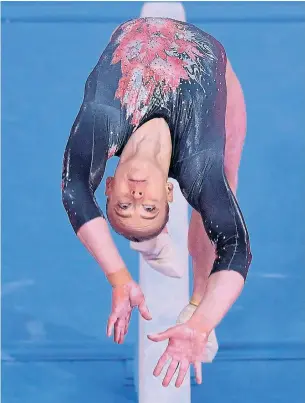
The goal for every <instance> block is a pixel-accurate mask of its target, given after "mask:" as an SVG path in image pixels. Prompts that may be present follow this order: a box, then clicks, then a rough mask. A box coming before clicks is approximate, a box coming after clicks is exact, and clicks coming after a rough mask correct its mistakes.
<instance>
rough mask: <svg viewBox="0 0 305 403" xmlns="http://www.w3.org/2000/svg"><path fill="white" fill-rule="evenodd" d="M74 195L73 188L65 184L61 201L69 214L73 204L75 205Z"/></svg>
mask: <svg viewBox="0 0 305 403" xmlns="http://www.w3.org/2000/svg"><path fill="white" fill-rule="evenodd" d="M73 193H74V190H73V189H72V187H71V186H69V184H65V185H64V186H62V189H61V201H62V204H63V206H64V208H65V210H66V211H67V212H68V211H70V210H71V209H72V207H73V204H74V196H73Z"/></svg>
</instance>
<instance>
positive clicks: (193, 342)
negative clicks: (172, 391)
mask: <svg viewBox="0 0 305 403" xmlns="http://www.w3.org/2000/svg"><path fill="white" fill-rule="evenodd" d="M208 335H209V334H208V333H207V332H205V331H203V330H202V329H200V328H199V327H196V325H194V324H192V323H190V322H186V323H184V324H182V325H177V326H174V327H171V328H169V329H168V330H166V331H165V332H162V333H158V334H155V335H148V336H147V337H148V338H149V340H152V341H154V342H158V341H163V340H167V339H169V341H168V345H167V348H166V350H165V352H164V353H163V354H162V356H161V358H160V359H159V361H158V363H157V365H156V367H155V369H154V372H153V374H154V376H159V375H160V374H161V372H162V370H163V368H164V367H165V365H166V363H167V362H168V361H170V363H169V366H168V369H167V372H166V375H165V377H164V379H163V382H162V385H163V386H168V385H169V384H170V382H171V380H172V378H173V376H174V375H175V373H178V376H177V379H176V382H175V386H176V387H177V388H179V387H180V386H181V385H182V383H183V381H184V378H185V375H186V373H187V371H188V369H189V366H190V364H192V365H193V366H194V369H195V376H196V382H197V383H198V384H200V383H201V382H202V375H201V363H202V361H203V360H204V359H205V357H206V344H207V342H208Z"/></svg>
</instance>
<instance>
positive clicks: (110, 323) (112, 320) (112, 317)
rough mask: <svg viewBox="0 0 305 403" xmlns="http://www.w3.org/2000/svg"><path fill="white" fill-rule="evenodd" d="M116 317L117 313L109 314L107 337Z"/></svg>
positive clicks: (110, 332)
mask: <svg viewBox="0 0 305 403" xmlns="http://www.w3.org/2000/svg"><path fill="white" fill-rule="evenodd" d="M117 319H118V317H117V315H115V314H113V313H112V314H111V315H110V316H109V319H108V323H107V336H108V337H110V336H111V334H112V331H113V327H114V324H115V322H116V321H117Z"/></svg>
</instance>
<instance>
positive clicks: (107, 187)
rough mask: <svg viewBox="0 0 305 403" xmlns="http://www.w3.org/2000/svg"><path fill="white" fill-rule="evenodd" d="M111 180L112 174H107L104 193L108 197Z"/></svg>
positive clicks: (110, 189)
mask: <svg viewBox="0 0 305 403" xmlns="http://www.w3.org/2000/svg"><path fill="white" fill-rule="evenodd" d="M112 180H113V177H112V176H109V177H108V178H107V179H106V189H105V195H106V196H108V197H109V196H110V194H111V191H112Z"/></svg>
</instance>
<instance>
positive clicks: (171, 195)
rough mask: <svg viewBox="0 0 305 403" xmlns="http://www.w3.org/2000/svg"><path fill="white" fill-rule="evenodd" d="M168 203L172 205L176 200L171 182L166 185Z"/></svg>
mask: <svg viewBox="0 0 305 403" xmlns="http://www.w3.org/2000/svg"><path fill="white" fill-rule="evenodd" d="M166 190H167V201H168V202H169V203H172V202H173V200H174V185H173V184H172V183H171V182H167V183H166Z"/></svg>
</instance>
